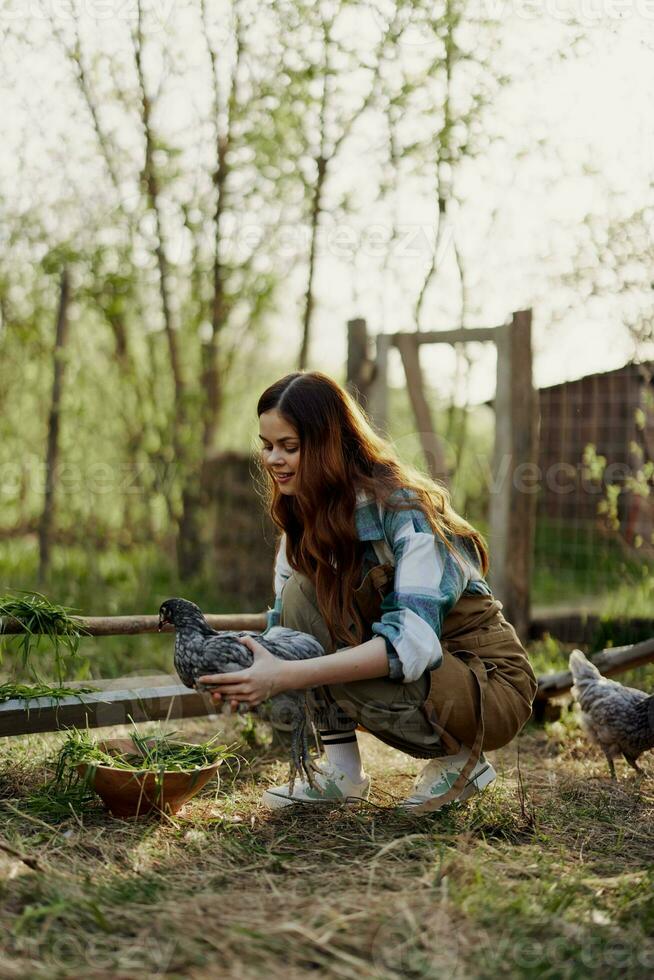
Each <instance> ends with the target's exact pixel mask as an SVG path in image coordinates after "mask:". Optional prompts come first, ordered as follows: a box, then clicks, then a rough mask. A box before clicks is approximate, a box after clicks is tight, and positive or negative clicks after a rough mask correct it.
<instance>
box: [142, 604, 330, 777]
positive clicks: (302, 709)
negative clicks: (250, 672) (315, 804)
mask: <svg viewBox="0 0 654 980" xmlns="http://www.w3.org/2000/svg"><path fill="white" fill-rule="evenodd" d="M167 623H170V624H171V625H172V626H174V627H175V630H176V635H175V656H174V664H175V670H176V671H177V673H178V674H179V677H180V680H181V681H182V683H183V684H185V685H186V687H192V688H196V689H198V690H203V689H204V690H206V688H204V685H202V684H198V678H199V677H201V676H202V675H203V674H227V673H231V672H232V671H236V670H244V669H246V668H247V667H251V666H252V662H253V654H252V651H251V650H250V649H248V647H247V646H245V645H244V644H243V643H239V640H238V638H239V637H243V636H251V637H253V638H254V639H255V640H256V641H257V643H260V644H261V645H262V646H263V647H265V649H266V650H268V652H269V653H271V654H273V656H275V657H279V659H280V660H306V659H309V658H311V657H322V656H323V655H324V652H325V651H324V650H323V648H322V646H321V644H320V643H318V641H317V640H316V639H315V638H314V637H313V636H309V634H308V633H300V632H298V631H297V630H292V629H287V628H286V627H284V626H273V627H271V628H270V629H269V630H268V631H267V632H266V633H263V634H262V633H256V632H254V631H252V630H241V631H239V632H236V631H232V630H215V629H212V627H211V626H209V624H208V622H207V621H206V619H205V618H204V615H203V613H202V610H201V609H200V608H199V606H196V604H195V603H194V602H189V600H188V599H178V598H175V599H166V601H165V602H163V603H162V604H161V607H160V609H159V629H160V630H161V629H162V628H163V627H164V626H165V625H166V624H167ZM271 700H272V702H273V704H274V705H275V709H276V711H278V712H279V713H280V716H281V717H283V718H284V720H285V721H286V720H288V721H289V722H290V724H291V760H290V784H291V793H292V792H293V783H294V781H295V778H296V776H298V775H300V776H302V774H304V775H305V776H306V778H307V781H308V782H309V785H311V786H313V785H314V777H313V772H314V771H315V766H314V764H313V762H312V761H311V757H310V755H309V740H308V732H307V726H308V719H307V710H306V703H305V696H304V692H303V691H287V692H284V693H281V694H277V695H275V696H274V697H273V698H272V699H271Z"/></svg>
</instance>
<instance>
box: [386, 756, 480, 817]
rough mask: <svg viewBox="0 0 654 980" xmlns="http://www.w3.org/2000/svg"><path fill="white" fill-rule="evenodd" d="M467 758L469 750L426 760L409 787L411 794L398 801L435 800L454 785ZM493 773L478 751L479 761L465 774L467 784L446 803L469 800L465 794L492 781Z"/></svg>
mask: <svg viewBox="0 0 654 980" xmlns="http://www.w3.org/2000/svg"><path fill="white" fill-rule="evenodd" d="M469 757H470V752H469V750H468V749H464V750H463V751H462V752H459V754H458V755H446V756H441V757H439V758H437V759H430V760H429V762H428V763H427V765H426V766H425V768H424V769H423V770H422V772H421V773H420V775H419V776H418V777H417V779H416V781H415V784H414V787H413V793H412V794H411V796H409V797H407V799H405V800H402V802H401V803H400V806H402V807H412V806H419V805H420V804H421V803H426V802H427V801H428V800H436V799H438V797H439V796H445V794H446V793H447V792H448V791H449V790H450V789H451V788H452V786H454V783H455V782H456V780H457V779H458V777H459V776H460V774H461V770H462V769H463V767H464V766H465V764H466V762H467V761H468V759H469ZM496 776H497V773H496V772H495V770H494V769H493V767H492V765H491V764H490V762H489V761H488V759H487V758H486V757H485V755H484V753H483V752H482V754H481V756H480V757H479V761H478V762H477V764H476V766H475V767H474V769H473V770H472V772H471V773H470V776H469V777H468V781H467V783H466V784H465V785H464V787H463V789H462V790H461V792H460V793H459V795H458V796H457V797H456V800H450V802H451V803H461V802H463V801H464V800H467V799H469V797H471V796H473V795H474V794H475V793H478V792H479V791H480V790H482V789H484V788H485V787H486V786H488V785H489V784H490V783H492V782H493V780H494V779H495V777H496ZM435 809H438V807H435Z"/></svg>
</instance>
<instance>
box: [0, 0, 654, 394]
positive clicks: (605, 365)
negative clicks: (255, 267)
mask: <svg viewBox="0 0 654 980" xmlns="http://www.w3.org/2000/svg"><path fill="white" fill-rule="evenodd" d="M79 2H81V3H82V5H83V6H84V9H85V10H86V11H87V14H88V15H89V16H88V17H87V19H86V21H85V39H86V41H87V42H88V44H89V46H90V47H91V48H93V49H96V50H98V51H102V50H106V49H107V48H108V47H109V48H111V46H113V47H114V48H115V46H116V45H118V48H119V49H120V46H121V44H122V45H124V43H125V33H124V31H125V24H124V17H125V16H129V13H130V9H131V8H132V7H133V5H132V4H131V3H127V2H126V0H102V2H101V0H79ZM479 3H480V4H481V7H482V9H484V10H485V11H486V12H487V13H494V14H498V13H501V14H502V16H503V32H504V41H503V54H502V58H503V65H504V66H505V68H506V69H509V70H510V71H512V73H514V74H515V76H516V78H515V80H514V81H513V83H512V84H510V85H509V86H507V87H506V88H504V89H503V90H502V92H501V94H500V96H499V97H498V99H497V101H496V103H495V104H494V105H493V106H492V107H491V110H490V115H489V119H488V125H489V128H490V130H491V131H492V132H494V133H496V134H500V135H502V136H503V137H504V139H503V141H501V142H495V143H493V144H491V146H490V148H489V149H488V150H487V151H485V152H484V153H483V154H482V155H481V156H480V157H478V158H477V159H476V160H474V161H471V162H470V163H469V164H467V165H466V167H465V170H464V171H462V172H461V174H460V175H459V177H458V178H457V181H458V183H457V185H456V186H457V188H458V192H459V194H460V195H461V196H462V197H463V198H464V203H463V205H462V206H461V207H460V208H459V209H458V210H457V211H455V212H454V213H453V219H452V229H453V231H454V234H455V236H456V241H457V244H458V247H459V249H460V251H461V253H462V255H463V257H464V261H465V266H466V272H467V278H468V282H469V291H470V296H471V300H472V302H471V311H470V316H469V320H468V323H467V325H469V326H474V325H488V326H490V325H495V324H499V323H501V322H503V321H504V320H505V319H506V318H508V317H509V316H510V313H511V311H512V310H515V309H520V308H524V307H526V306H531V307H532V308H533V309H534V327H535V340H534V346H535V365H534V368H535V377H536V382H537V384H539V385H545V384H552V383H556V382H558V381H561V380H564V379H568V378H573V377H578V376H580V375H582V374H588V373H592V372H594V371H601V370H607V369H610V368H612V367H616V366H618V365H620V364H622V363H624V362H625V361H626V360H628V359H629V358H630V357H631V356H632V354H633V348H632V346H631V343H630V340H629V337H628V334H627V332H626V330H625V329H624V327H623V325H622V311H623V307H622V305H621V304H622V301H619V300H617V299H615V298H614V299H603V298H601V299H600V298H598V299H595V300H593V301H592V302H588V301H586V302H584V303H580V302H579V300H578V297H576V296H575V294H574V293H573V292H571V291H570V290H568V289H564V288H562V287H561V285H560V276H561V275H562V274H563V273H566V272H570V271H572V262H573V258H574V256H575V254H576V252H577V247H578V243H579V229H580V226H581V222H582V221H583V218H584V216H585V215H586V214H588V213H589V212H591V213H595V214H597V215H598V216H602V215H608V214H611V215H613V216H620V215H623V214H628V213H629V212H630V211H631V210H633V209H634V208H637V207H640V206H642V205H643V204H644V203H645V202H646V201H649V202H650V203H651V201H652V192H651V188H650V182H652V178H653V176H654V113H653V112H652V105H654V53H653V52H654V0H638V2H636V0H633V2H631V0H592V2H591V0H575V3H573V4H568V5H567V8H566V7H565V5H564V3H563V0H546V2H541V3H533V4H531V5H530V4H528V3H526V2H524V3H516V2H515V0H514V2H508V0H479ZM44 7H48V9H49V10H50V12H55V14H56V13H57V11H60V12H61V11H62V10H64V9H65V3H64V0H59V2H57V0H41V2H40V3H37V2H36V0H30V2H27V0H21V3H20V4H18V3H16V2H12V0H5V2H4V4H2V2H1V0H0V29H3V30H6V29H7V28H8V29H9V32H10V34H11V32H12V31H15V30H16V29H18V28H20V29H24V30H25V31H26V32H27V33H28V36H29V38H30V47H29V50H28V52H27V54H26V51H25V48H24V47H23V46H20V47H13V46H12V44H11V43H9V44H5V46H4V49H3V54H2V60H3V62H4V67H5V71H4V72H3V74H4V82H2V81H0V98H2V101H3V103H4V105H5V107H6V110H5V112H4V113H3V116H4V118H3V144H2V146H0V188H1V190H2V192H3V193H10V194H14V195H16V196H17V199H19V200H20V199H21V195H23V196H24V199H25V201H26V202H27V200H29V197H30V195H32V194H34V193H35V189H34V187H35V185H34V183H33V182H32V183H31V184H30V185H26V184H25V183H24V182H23V183H21V179H20V174H21V168H22V161H23V160H24V158H25V156H27V157H28V158H29V161H30V168H34V169H35V170H36V172H37V173H40V175H41V179H40V184H39V188H38V194H39V195H41V199H43V200H53V199H56V197H57V195H58V194H59V193H60V192H61V189H62V187H63V186H64V185H65V181H66V179H67V176H66V173H67V168H68V167H69V166H70V160H69V159H68V158H67V157H68V156H69V154H70V149H69V148H66V147H63V146H62V145H61V143H60V139H59V136H60V134H61V133H62V132H66V133H67V135H68V136H69V137H71V136H72V137H74V136H75V127H78V126H80V125H81V124H80V123H77V122H76V121H75V114H74V113H72V112H71V104H72V103H71V96H70V92H71V89H70V88H69V86H70V80H69V77H68V70H67V68H66V66H65V65H63V63H62V60H61V58H60V57H59V56H58V55H57V54H56V52H55V50H54V48H53V47H52V46H49V45H48V44H47V43H45V42H46V41H47V24H46V22H45V20H44V19H43V17H42V11H43V8H44ZM184 7H185V4H180V5H178V7H176V8H173V6H172V5H171V3H170V2H169V0H159V2H158V3H156V2H155V0H151V3H150V9H151V10H152V11H153V12H154V13H155V14H156V13H157V12H158V13H159V15H161V16H162V17H163V18H164V19H166V20H169V19H170V18H173V17H174V18H176V19H177V20H176V29H175V44H176V46H177V47H178V48H179V50H183V52H184V57H185V59H186V61H187V63H188V71H187V73H186V74H185V76H184V78H183V82H182V86H181V87H180V86H179V85H178V86H177V88H176V90H175V91H171V92H169V93H168V96H167V97H168V105H167V112H166V117H167V121H168V122H169V123H170V125H171V127H172V128H173V129H175V128H176V127H179V126H181V125H182V122H184V123H185V124H188V121H189V119H190V120H191V122H192V120H193V118H194V115H195V114H197V116H198V117H201V115H202V112H203V105H204V104H206V98H207V93H206V91H203V90H202V87H201V85H200V78H201V77H203V76H202V75H201V73H200V71H199V69H198V65H199V56H198V54H197V50H196V49H197V38H196V37H194V36H193V28H192V24H191V22H190V21H188V20H187V19H185V13H184ZM564 10H570V11H573V12H574V13H575V14H576V15H577V17H578V19H579V20H580V21H581V25H580V31H579V32H583V34H584V37H583V39H582V40H580V41H579V42H578V43H577V44H576V46H575V47H574V48H573V47H572V44H571V39H572V37H573V36H574V32H573V31H572V30H571V29H570V28H569V27H567V26H566V24H565V23H564V16H563V12H564ZM369 18H370V22H369V24H367V23H366V21H365V19H364V20H362V21H361V22H359V23H358V25H357V30H358V31H359V32H360V34H361V35H362V36H365V32H366V31H370V32H371V36H374V31H375V30H376V29H378V27H379V21H378V19H377V20H376V17H375V15H374V14H373V13H372V12H371V13H370V14H369ZM64 19H65V18H64ZM64 19H61V18H60V20H59V22H60V23H62V24H63V23H64ZM429 53H430V52H429V46H428V45H426V44H425V38H424V35H421V33H420V32H419V31H416V32H414V33H413V34H410V35H408V36H407V38H406V41H405V44H404V45H403V48H402V50H401V52H400V55H401V58H402V59H403V62H405V63H407V64H411V63H412V62H413V61H414V60H417V61H419V59H420V58H421V57H428V56H429ZM12 55H13V61H12ZM125 57H126V58H128V57H129V53H128V52H126V54H125ZM151 68H152V70H153V73H154V74H156V71H157V65H156V64H155V63H154V62H153V64H152V66H151ZM108 84H109V83H108ZM3 89H4V91H3ZM124 138H125V140H126V144H127V146H126V148H127V149H128V144H129V135H128V134H126V135H125V137H124ZM383 139H384V134H383V131H382V130H381V127H380V125H379V121H378V120H376V119H375V118H374V117H371V118H369V119H368V120H367V121H366V123H365V126H362V127H361V128H360V130H359V131H358V133H357V134H356V136H355V137H353V139H352V140H351V142H350V143H349V144H346V145H345V146H344V155H343V158H342V161H341V166H340V168H339V169H340V172H341V173H342V174H343V175H344V181H345V182H344V185H343V186H345V185H348V186H349V187H350V188H356V200H357V204H358V207H359V213H358V214H357V215H355V216H354V217H353V218H352V220H351V221H350V220H349V219H348V221H347V222H344V223H341V224H339V225H338V226H337V227H334V222H333V221H331V220H330V219H329V217H328V216H327V217H326V220H325V222H324V226H323V229H322V234H321V242H322V244H321V249H320V254H319V264H318V275H317V283H316V289H317V301H318V302H317V320H316V327H315V331H316V332H315V342H314V346H313V350H312V364H311V366H312V367H319V368H321V369H323V370H327V371H330V372H333V373H335V374H339V373H340V372H341V371H342V367H343V364H344V360H345V343H346V336H345V323H346V321H347V320H348V319H349V318H351V317H353V316H357V315H358V316H365V317H366V318H367V320H368V322H369V324H370V328H371V330H372V331H373V332H377V331H382V330H389V331H390V330H398V329H411V327H412V321H411V311H412V308H413V305H414V302H415V297H416V294H417V291H418V288H419V285H420V283H421V281H422V277H423V275H424V271H425V269H426V267H427V266H428V264H429V261H430V252H429V249H430V243H431V242H433V236H434V227H433V213H434V201H433V184H432V183H431V182H430V180H429V179H428V178H424V179H422V180H419V179H417V178H415V177H412V176H411V175H410V174H409V173H408V172H406V173H401V175H400V179H399V181H398V184H397V186H396V187H395V193H394V195H393V197H392V199H391V200H389V201H386V202H382V203H379V202H377V201H376V200H375V197H376V185H375V180H374V177H375V174H376V172H377V170H376V167H377V166H378V164H377V161H378V160H379V152H380V145H381V142H382V141H383ZM81 165H82V166H84V167H86V168H87V170H86V172H85V173H86V177H87V183H88V185H89V186H90V187H92V186H93V181H94V179H95V177H94V174H93V172H92V170H91V169H90V165H89V163H88V160H85V159H84V155H83V154H82V155H81ZM342 189H343V188H342V187H341V186H340V185H339V181H338V179H337V180H336V181H334V182H333V185H332V186H331V190H330V192H331V193H332V194H337V193H338V192H339V191H340V190H342ZM393 215H394V216H395V222H396V224H397V227H398V231H399V236H398V239H397V242H396V244H395V246H394V248H393V251H392V254H391V257H390V261H389V262H388V264H387V267H386V268H385V269H384V268H383V263H382V257H383V253H384V251H385V250H384V248H383V247H382V248H380V246H379V241H380V240H381V241H384V240H386V239H387V238H388V235H389V231H390V228H391V224H392V220H393ZM493 215H494V219H492V216H493ZM650 228H651V234H650V238H649V248H650V249H652V237H651V236H652V234H654V212H652V218H651V223H650ZM293 236H294V237H293V239H292V240H293V245H292V249H295V250H296V253H297V262H295V263H294V267H293V269H292V271H291V273H290V275H289V282H288V285H287V286H286V285H285V287H284V290H283V294H282V295H283V302H282V304H281V309H280V313H279V315H277V316H276V317H275V318H274V324H273V331H272V341H271V343H272V345H273V346H274V347H275V349H276V350H278V351H279V350H289V351H292V350H294V349H296V348H297V346H298V344H299V321H300V309H301V305H300V298H301V295H302V292H303V288H304V275H305V269H304V266H303V260H304V259H305V257H306V249H305V245H306V238H303V236H302V235H300V234H298V231H297V229H293ZM444 237H445V242H446V244H445V247H444V249H443V254H442V257H441V258H442V271H441V275H440V277H439V279H438V281H437V283H436V284H435V285H434V286H433V288H432V289H431V290H430V292H429V293H428V294H427V302H426V305H425V315H424V326H425V327H426V328H433V329H438V328H445V327H450V326H453V325H456V317H457V315H458V314H457V310H458V306H457V297H458V286H457V282H458V280H457V278H456V274H455V266H454V252H453V248H452V235H451V234H450V232H446V234H445V236H444ZM180 247H181V246H180ZM650 255H651V252H650ZM473 350H474V349H473ZM474 353H475V358H476V359H477V365H476V369H475V371H474V373H473V376H472V378H471V385H470V390H469V393H468V394H469V396H470V398H471V400H472V401H482V400H484V399H486V398H488V397H490V396H491V395H492V393H493V389H494V367H493V362H494V355H493V353H492V352H491V351H488V350H487V349H486V352H485V353H484V352H482V351H481V350H480V348H479V347H477V349H476V350H474ZM643 353H648V352H643ZM423 364H424V367H425V368H426V371H427V373H428V378H429V381H430V383H432V384H435V385H437V386H438V387H442V389H443V392H444V393H447V392H449V390H450V387H451V379H452V375H453V354H452V353H451V352H450V351H449V349H448V348H445V347H442V346H439V347H438V348H432V349H431V350H429V351H426V352H425V354H424V355H423ZM292 366H293V365H292V363H289V367H292ZM392 381H393V383H398V384H399V383H401V373H400V370H399V365H398V363H397V362H394V363H393V374H392Z"/></svg>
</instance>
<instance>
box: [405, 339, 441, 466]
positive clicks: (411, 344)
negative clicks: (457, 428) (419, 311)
mask: <svg viewBox="0 0 654 980" xmlns="http://www.w3.org/2000/svg"><path fill="white" fill-rule="evenodd" d="M418 337H419V334H417V333H405V334H401V333H398V334H396V335H395V346H396V347H397V348H398V350H399V352H400V357H401V358H402V364H403V365H404V374H405V376H406V385H407V391H408V394H409V401H410V402H411V408H412V409H413V417H414V419H415V421H416V425H417V426H418V437H419V439H420V445H421V447H422V453H423V456H424V457H425V461H426V463H427V469H428V470H429V475H430V476H431V477H432V479H434V480H439V481H440V482H441V483H444V484H445V485H447V484H448V482H449V473H448V469H447V463H446V461H445V453H444V451H443V445H442V443H441V440H440V437H439V435H438V434H437V432H436V430H435V429H434V420H433V418H432V414H431V408H430V407H429V402H428V401H427V392H426V390H425V382H424V378H423V374H422V369H421V367H420V350H419V346H418Z"/></svg>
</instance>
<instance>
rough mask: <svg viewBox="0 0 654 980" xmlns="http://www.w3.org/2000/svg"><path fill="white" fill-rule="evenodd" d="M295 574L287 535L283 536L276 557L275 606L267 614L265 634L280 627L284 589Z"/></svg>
mask: <svg viewBox="0 0 654 980" xmlns="http://www.w3.org/2000/svg"><path fill="white" fill-rule="evenodd" d="M292 574H293V569H292V568H291V566H290V565H289V563H288V559H287V558H286V534H282V536H281V538H280V539H279V546H278V548H277V555H276V556H275V568H274V573H273V587H274V590H275V604H274V606H273V608H272V609H269V610H268V612H267V616H268V623H267V626H266V630H265V632H268V630H269V629H270V627H271V626H279V620H280V616H281V612H282V589H283V588H284V584H285V583H286V581H287V580H288V579H289V578H290V577H291V575H292Z"/></svg>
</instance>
